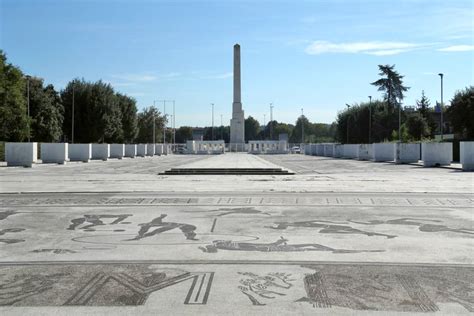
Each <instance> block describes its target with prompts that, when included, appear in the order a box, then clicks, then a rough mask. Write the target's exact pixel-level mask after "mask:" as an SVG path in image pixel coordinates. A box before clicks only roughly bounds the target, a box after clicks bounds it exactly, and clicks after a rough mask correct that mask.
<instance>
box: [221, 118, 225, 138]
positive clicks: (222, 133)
mask: <svg viewBox="0 0 474 316" xmlns="http://www.w3.org/2000/svg"><path fill="white" fill-rule="evenodd" d="M221 139H222V140H223V139H224V124H222V114H221Z"/></svg>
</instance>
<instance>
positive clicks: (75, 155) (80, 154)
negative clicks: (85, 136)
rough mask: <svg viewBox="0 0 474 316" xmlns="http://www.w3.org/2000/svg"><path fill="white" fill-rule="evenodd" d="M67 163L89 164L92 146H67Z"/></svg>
mask: <svg viewBox="0 0 474 316" xmlns="http://www.w3.org/2000/svg"><path fill="white" fill-rule="evenodd" d="M67 147H68V156H69V161H82V162H89V160H90V159H91V157H92V144H69V145H68V146H67Z"/></svg>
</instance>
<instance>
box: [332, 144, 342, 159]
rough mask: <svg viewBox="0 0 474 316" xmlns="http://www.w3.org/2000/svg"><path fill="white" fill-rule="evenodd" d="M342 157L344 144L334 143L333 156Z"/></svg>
mask: <svg viewBox="0 0 474 316" xmlns="http://www.w3.org/2000/svg"><path fill="white" fill-rule="evenodd" d="M342 157H344V145H341V144H335V145H334V158H342Z"/></svg>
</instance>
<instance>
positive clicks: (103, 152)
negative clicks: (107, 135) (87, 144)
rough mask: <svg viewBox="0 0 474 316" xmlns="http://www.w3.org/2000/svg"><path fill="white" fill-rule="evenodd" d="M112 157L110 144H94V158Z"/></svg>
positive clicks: (105, 158) (92, 157) (104, 158)
mask: <svg viewBox="0 0 474 316" xmlns="http://www.w3.org/2000/svg"><path fill="white" fill-rule="evenodd" d="M109 157H110V145H109V144H92V156H91V159H93V160H104V161H105V160H107V159H109Z"/></svg>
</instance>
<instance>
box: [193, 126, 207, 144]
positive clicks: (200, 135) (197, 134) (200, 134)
mask: <svg viewBox="0 0 474 316" xmlns="http://www.w3.org/2000/svg"><path fill="white" fill-rule="evenodd" d="M193 140H196V141H202V140H204V128H202V127H195V128H193Z"/></svg>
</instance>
